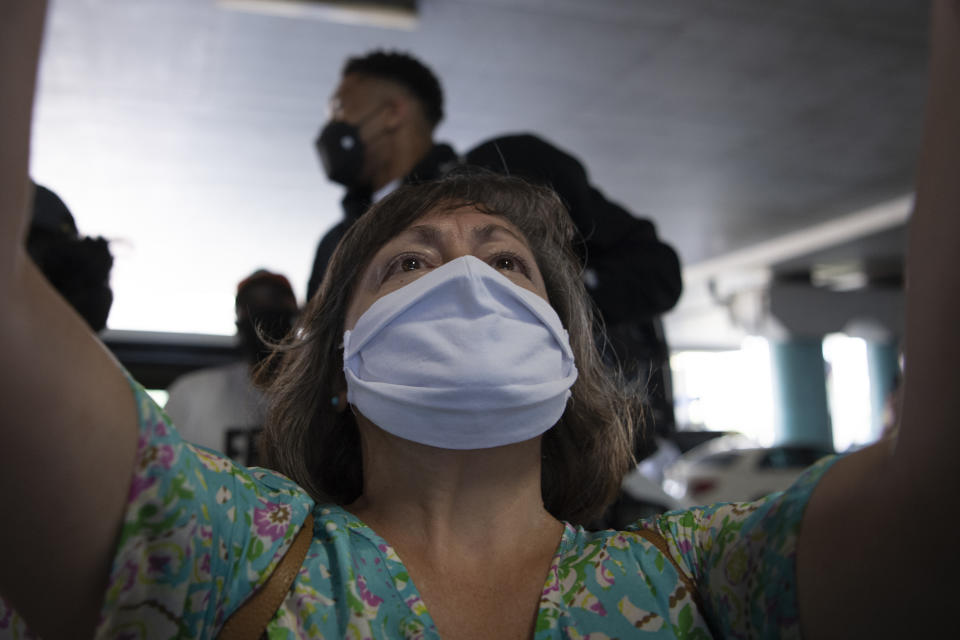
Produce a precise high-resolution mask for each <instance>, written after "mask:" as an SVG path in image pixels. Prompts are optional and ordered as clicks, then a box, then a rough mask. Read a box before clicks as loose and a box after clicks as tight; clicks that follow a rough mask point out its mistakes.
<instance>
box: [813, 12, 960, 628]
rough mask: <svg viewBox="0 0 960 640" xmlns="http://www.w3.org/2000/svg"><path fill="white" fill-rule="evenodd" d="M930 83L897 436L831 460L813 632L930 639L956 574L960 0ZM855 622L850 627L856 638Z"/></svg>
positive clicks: (944, 622)
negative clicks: (892, 440)
mask: <svg viewBox="0 0 960 640" xmlns="http://www.w3.org/2000/svg"><path fill="white" fill-rule="evenodd" d="M933 9H934V11H933V14H934V15H933V31H932V36H933V37H932V49H931V63H930V89H929V93H928V96H927V106H926V114H925V127H924V138H923V145H922V151H921V156H920V163H919V171H918V176H917V194H916V207H915V211H914V214H913V217H912V219H911V221H910V240H909V246H908V251H907V260H908V262H907V324H906V326H907V329H906V336H905V338H906V349H905V354H906V368H905V373H904V391H903V393H904V400H903V410H902V415H901V420H900V433H899V437H898V440H897V442H896V443H895V444H894V443H889V442H882V443H880V444H878V445H875V446H873V447H871V448H869V449H867V450H864V451H861V452H859V453H856V454H854V455H852V456H850V457H849V458H848V459H846V460H842V461H840V462H838V463H837V464H836V465H834V468H833V469H832V470H831V471H829V472H828V473H827V474H826V475H825V476H824V478H823V480H822V481H821V483H820V485H819V486H818V487H817V489H816V490H815V491H814V494H813V496H812V498H811V500H810V504H809V506H808V507H807V512H806V514H805V516H804V520H803V528H802V531H801V533H800V539H799V547H798V552H797V572H798V581H799V595H800V614H801V622H802V626H803V630H804V634H805V635H806V636H808V637H811V638H827V637H850V635H854V636H856V637H869V638H873V637H891V638H900V637H911V638H915V637H933V636H934V635H935V633H936V632H937V631H940V630H945V629H951V628H952V627H953V626H954V625H953V621H952V608H953V607H954V606H955V603H954V600H955V598H954V597H953V596H954V595H955V594H956V593H957V587H956V580H957V575H958V573H960V550H958V547H957V545H956V520H957V518H956V515H955V514H956V511H957V505H958V503H960V465H958V463H957V459H958V456H960V374H958V371H960V251H958V250H957V246H958V243H960V0H936V2H934V7H933ZM851 632H853V633H852V634H851Z"/></svg>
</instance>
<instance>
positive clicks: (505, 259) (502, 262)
mask: <svg viewBox="0 0 960 640" xmlns="http://www.w3.org/2000/svg"><path fill="white" fill-rule="evenodd" d="M493 268H494V269H503V270H504V271H516V270H517V261H516V260H514V259H513V258H511V257H510V256H500V257H499V258H497V259H496V260H494V261H493Z"/></svg>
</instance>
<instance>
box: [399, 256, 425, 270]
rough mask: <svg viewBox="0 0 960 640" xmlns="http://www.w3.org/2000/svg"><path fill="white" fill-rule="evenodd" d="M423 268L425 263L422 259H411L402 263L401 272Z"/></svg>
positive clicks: (406, 259)
mask: <svg viewBox="0 0 960 640" xmlns="http://www.w3.org/2000/svg"><path fill="white" fill-rule="evenodd" d="M422 268H423V261H421V260H420V258H415V257H409V258H404V259H403V260H401V261H400V270H401V271H416V270H417V269H422Z"/></svg>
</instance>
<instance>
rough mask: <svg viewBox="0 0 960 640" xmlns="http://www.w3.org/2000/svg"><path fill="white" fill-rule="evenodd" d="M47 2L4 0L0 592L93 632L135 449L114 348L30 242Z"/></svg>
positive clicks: (49, 624)
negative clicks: (54, 284) (47, 273)
mask: <svg viewBox="0 0 960 640" xmlns="http://www.w3.org/2000/svg"><path fill="white" fill-rule="evenodd" d="M45 4H46V3H45V2H43V1H40V0H5V1H4V2H3V3H0V95H2V96H3V100H2V101H0V300H2V302H0V353H2V354H3V356H2V364H3V373H2V377H0V425H2V427H0V428H2V439H0V443H2V444H0V487H2V488H3V494H4V500H5V504H4V513H5V514H6V517H5V519H4V525H3V526H2V527H0V567H3V569H2V571H0V593H2V594H3V596H4V597H5V598H6V599H7V600H8V601H9V602H11V603H12V604H13V606H14V607H15V608H16V609H17V611H18V612H19V613H20V614H21V615H22V616H23V617H24V618H25V619H26V621H27V622H28V624H29V625H30V627H31V629H32V630H33V631H35V632H37V633H39V634H40V635H41V636H42V637H44V638H48V639H50V638H58V637H69V638H81V637H87V636H90V635H91V634H92V631H93V628H94V625H95V624H96V620H97V613H98V609H99V606H100V600H101V597H102V595H103V591H104V588H105V586H106V581H107V576H108V572H109V570H110V562H111V559H112V556H113V548H114V541H115V539H116V537H117V534H118V531H119V527H120V522H121V519H122V515H123V509H124V505H125V502H126V495H127V489H128V484H129V479H130V475H131V470H132V467H133V463H134V457H135V455H136V453H135V452H136V442H137V429H136V422H137V417H136V408H135V405H134V401H133V397H132V394H131V390H130V387H129V385H128V384H127V382H126V380H125V378H124V376H123V374H122V373H121V371H120V369H119V368H118V366H117V364H116V362H115V361H114V360H113V358H112V357H111V356H110V354H109V353H108V352H107V351H106V350H105V349H104V347H103V345H102V344H101V343H100V342H99V341H98V340H97V339H96V337H95V336H93V335H92V334H91V333H90V331H89V330H88V329H87V328H86V325H85V324H84V322H83V321H82V320H81V319H80V317H79V316H77V315H76V313H74V312H73V310H72V309H71V308H70V307H69V306H68V304H67V303H66V302H65V301H64V300H63V299H62V298H60V296H59V295H58V294H57V293H55V292H54V290H53V289H52V288H51V287H50V286H49V285H48V284H47V283H46V281H45V280H44V278H43V276H42V275H40V273H39V272H38V271H37V269H36V268H35V267H34V266H33V264H32V263H31V261H30V260H29V259H28V258H27V256H26V252H25V250H24V248H23V237H24V231H25V228H26V226H27V211H28V210H29V209H30V206H29V205H30V201H31V199H32V197H33V191H32V187H31V186H30V182H29V180H28V159H29V138H30V120H31V111H32V106H33V94H34V85H35V78H36V70H37V57H38V52H39V49H40V40H41V33H42V31H43V18H44V7H45Z"/></svg>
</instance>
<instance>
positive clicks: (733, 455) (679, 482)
mask: <svg viewBox="0 0 960 640" xmlns="http://www.w3.org/2000/svg"><path fill="white" fill-rule="evenodd" d="M831 453H833V451H830V450H827V449H824V448H822V447H816V446H807V445H779V446H775V447H769V448H764V447H760V446H758V445H757V444H756V443H754V442H752V441H751V440H749V439H747V438H744V437H743V436H722V437H719V438H715V439H713V440H710V441H708V442H705V443H703V444H701V445H699V446H696V447H694V448H693V449H691V450H690V451H688V452H687V453H685V454H684V455H682V456H680V458H679V460H677V461H676V462H674V463H673V464H672V465H670V466H669V467H667V469H666V470H665V472H664V480H663V488H664V491H666V492H667V493H668V494H670V495H671V496H673V497H674V498H676V499H677V501H679V502H680V503H681V504H683V505H684V506H685V507H692V506H696V505H705V504H713V503H715V502H741V501H748V500H756V499H758V498H761V497H763V496H765V495H767V494H770V493H773V492H775V491H781V490H783V489H787V488H788V487H789V486H790V485H791V484H793V482H794V480H796V479H797V478H798V477H799V476H800V474H801V473H803V471H804V469H806V468H807V467H809V466H810V465H811V464H813V463H814V462H816V461H817V460H819V459H820V458H822V457H823V456H826V455H830V454H831Z"/></svg>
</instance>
